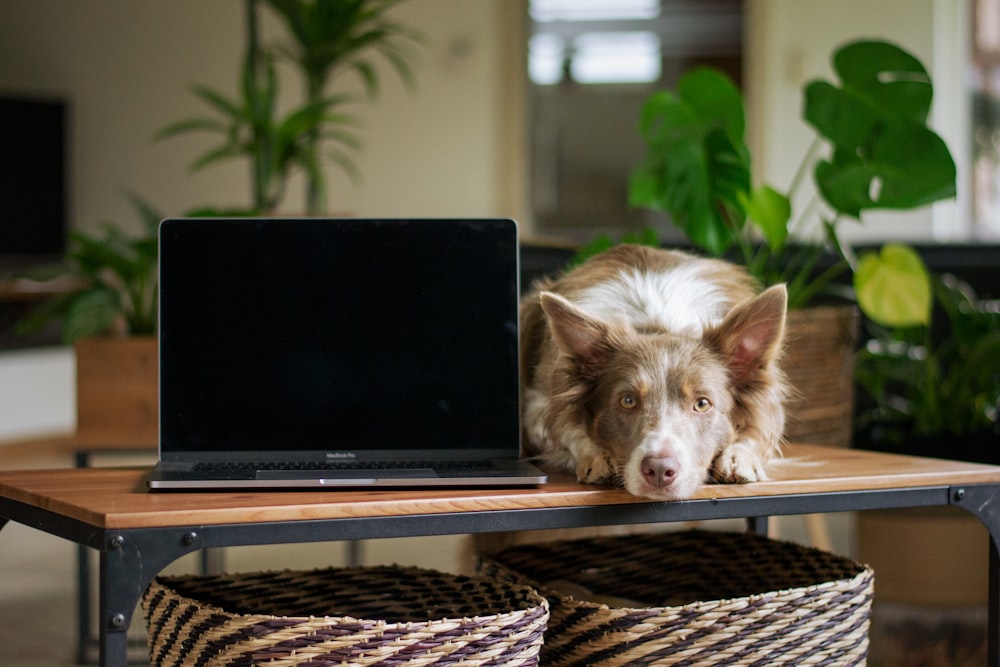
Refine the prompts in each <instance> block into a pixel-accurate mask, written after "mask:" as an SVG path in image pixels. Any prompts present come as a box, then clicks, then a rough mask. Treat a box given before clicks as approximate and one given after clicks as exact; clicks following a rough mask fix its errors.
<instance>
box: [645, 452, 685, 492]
mask: <svg viewBox="0 0 1000 667" xmlns="http://www.w3.org/2000/svg"><path fill="white" fill-rule="evenodd" d="M680 469H681V464H680V461H678V460H677V459H676V458H675V457H673V456H647V457H646V458H644V459H643V460H642V476H643V478H644V479H645V480H646V482H647V483H648V484H650V485H651V486H655V487H657V488H661V489H662V488H666V487H668V486H670V485H671V484H673V483H674V480H675V479H676V478H677V474H678V473H679V472H680Z"/></svg>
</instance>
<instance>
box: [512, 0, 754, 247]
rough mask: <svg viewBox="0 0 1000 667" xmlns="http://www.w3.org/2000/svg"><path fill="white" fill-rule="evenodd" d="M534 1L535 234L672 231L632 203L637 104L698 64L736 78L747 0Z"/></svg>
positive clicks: (637, 156) (579, 236)
mask: <svg viewBox="0 0 1000 667" xmlns="http://www.w3.org/2000/svg"><path fill="white" fill-rule="evenodd" d="M529 7H530V10H529V19H530V21H529V41H528V74H529V79H530V94H529V101H530V105H531V119H530V122H531V132H532V137H531V144H532V156H531V163H532V164H531V169H532V178H531V183H532V202H531V205H532V209H533V212H534V217H535V222H536V227H537V230H538V232H539V234H541V235H543V236H547V237H553V238H558V239H563V240H568V241H574V242H585V241H587V240H589V239H590V238H592V237H593V236H594V235H596V234H598V233H602V232H609V231H610V232H612V233H614V234H615V235H618V234H619V233H620V232H622V231H624V230H635V229H640V228H642V227H645V226H647V225H649V224H655V225H657V228H658V229H663V230H664V231H668V230H670V229H672V228H670V226H669V225H667V224H666V223H665V222H664V221H662V220H658V218H659V216H658V215H657V214H653V213H651V212H648V211H640V210H632V209H629V207H628V193H627V186H628V175H629V172H630V171H631V169H632V168H633V167H634V166H635V165H636V164H638V162H639V161H640V160H641V159H642V156H643V154H644V150H645V149H644V146H643V144H642V142H641V140H640V138H639V136H638V134H637V130H636V124H637V122H638V118H639V109H640V107H641V105H642V103H643V102H644V101H645V99H646V97H647V96H648V95H649V94H650V93H651V92H652V91H654V90H658V89H661V88H667V87H673V86H674V85H675V84H676V82H677V79H678V78H679V77H680V75H681V74H683V73H684V72H685V71H687V70H688V69H690V68H691V67H694V66H696V65H699V64H706V65H712V66H714V67H717V68H719V69H721V70H723V71H725V72H727V73H728V74H729V76H731V77H732V78H733V80H734V81H736V82H737V84H739V82H740V80H741V78H742V77H741V74H742V64H743V61H742V52H743V40H742V35H743V2H742V0H530V5H529ZM674 233H677V232H674ZM678 238H680V237H679V236H678Z"/></svg>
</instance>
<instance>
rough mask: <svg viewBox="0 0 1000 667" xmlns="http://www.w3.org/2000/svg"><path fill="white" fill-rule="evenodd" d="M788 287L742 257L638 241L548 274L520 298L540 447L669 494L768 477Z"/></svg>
mask: <svg viewBox="0 0 1000 667" xmlns="http://www.w3.org/2000/svg"><path fill="white" fill-rule="evenodd" d="M786 301H787V297H786V290H785V287H784V286H783V285H782V286H776V287H772V288H769V289H767V290H764V291H763V292H760V293H759V294H758V292H757V289H756V285H755V283H754V281H753V279H752V278H751V277H750V276H749V274H748V273H747V272H746V271H745V270H744V269H742V268H741V267H738V266H736V265H735V264H730V263H728V262H724V261H722V260H715V259H704V258H699V257H695V256H693V255H690V254H686V253H683V252H679V251H672V250H658V249H653V248H649V247H645V246H637V245H621V246H617V247H615V248H612V249H611V250H609V251H607V252H605V253H602V254H600V255H597V256H595V257H593V258H591V259H590V260H588V261H587V262H585V263H583V264H581V265H580V266H578V267H576V268H575V269H573V270H571V271H569V272H568V273H565V274H564V275H563V276H561V277H559V278H558V279H556V280H546V281H541V282H540V283H539V284H538V285H536V286H535V289H534V290H533V291H532V293H530V294H529V295H527V296H526V297H525V299H524V301H523V303H522V310H521V364H522V368H521V372H522V378H523V382H524V385H523V395H522V403H523V404H522V416H523V420H522V422H523V425H524V429H525V433H524V437H525V444H526V448H527V450H528V453H529V454H533V455H535V456H537V457H538V458H539V459H540V460H542V461H543V462H544V463H548V464H550V465H552V466H555V467H558V468H561V469H565V470H568V471H570V472H574V473H575V474H576V477H577V479H578V480H579V481H581V482H613V483H618V484H620V485H623V486H624V488H625V489H626V490H627V491H629V492H630V493H632V494H634V495H637V496H646V497H650V498H656V499H680V498H687V497H690V496H691V495H692V494H694V493H695V492H696V491H697V490H698V489H699V488H700V487H701V485H702V484H703V483H704V482H706V481H710V480H711V481H717V482H752V481H757V480H761V479H765V478H766V472H765V464H766V463H767V461H768V460H769V459H770V458H771V457H773V456H774V455H776V454H777V453H778V452H779V449H780V443H781V437H782V431H783V428H784V409H783V406H782V402H783V400H784V398H785V395H786V393H787V390H786V383H785V379H784V375H783V374H782V372H781V370H780V368H779V366H778V359H779V356H780V351H781V343H782V337H783V334H784V326H785V309H786Z"/></svg>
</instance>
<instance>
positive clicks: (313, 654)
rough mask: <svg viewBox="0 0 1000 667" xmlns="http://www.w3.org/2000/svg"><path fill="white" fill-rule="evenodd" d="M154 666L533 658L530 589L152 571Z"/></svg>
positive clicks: (478, 581) (371, 570)
mask: <svg viewBox="0 0 1000 667" xmlns="http://www.w3.org/2000/svg"><path fill="white" fill-rule="evenodd" d="M142 606H143V609H144V611H145V612H146V626H147V630H148V638H149V644H150V654H151V664H152V665H154V666H155V667H168V666H169V667H181V666H184V667H187V666H188V665H205V666H209V667H222V666H234V667H235V666H240V667H243V666H246V665H264V664H266V665H269V666H270V667H289V666H291V665H295V666H296V667H328V666H332V665H336V666H337V667H354V666H361V665H386V666H390V665H393V666H396V665H398V666H406V667H416V666H418V665H441V666H443V665H448V666H449V667H451V666H454V667H472V666H473V665H475V666H477V667H479V666H487V665H496V666H500V665H526V666H531V665H537V664H538V655H539V649H540V647H541V644H542V637H543V633H544V630H545V626H546V621H547V619H548V604H547V602H546V600H545V598H544V597H542V596H541V595H539V594H538V593H537V592H535V591H534V590H533V589H531V588H528V587H525V586H519V585H511V584H504V583H500V582H496V581H491V580H487V579H482V578H479V577H465V576H460V575H451V574H445V573H441V572H436V571H433V570H425V569H420V568H403V567H396V566H389V567H361V568H330V569H324V570H312V571H281V572H259V573H252V574H234V575H218V576H184V577H159V578H157V579H156V580H154V581H153V583H152V585H150V587H149V589H148V590H147V591H146V593H145V595H144V596H143V600H142Z"/></svg>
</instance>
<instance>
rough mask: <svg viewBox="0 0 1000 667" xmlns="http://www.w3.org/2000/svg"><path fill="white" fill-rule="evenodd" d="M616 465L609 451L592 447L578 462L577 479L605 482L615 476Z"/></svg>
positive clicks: (592, 482)
mask: <svg viewBox="0 0 1000 667" xmlns="http://www.w3.org/2000/svg"><path fill="white" fill-rule="evenodd" d="M614 471H615V466H614V463H613V462H612V461H611V457H610V456H609V455H608V453H607V452H605V451H603V450H601V449H597V448H596V447H594V448H591V450H590V451H587V452H585V453H583V454H581V455H580V457H579V459H578V460H577V462H576V479H577V480H578V481H580V482H583V483H585V484H596V483H598V482H605V481H607V480H609V479H611V478H612V477H613V476H614Z"/></svg>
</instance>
